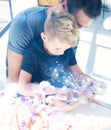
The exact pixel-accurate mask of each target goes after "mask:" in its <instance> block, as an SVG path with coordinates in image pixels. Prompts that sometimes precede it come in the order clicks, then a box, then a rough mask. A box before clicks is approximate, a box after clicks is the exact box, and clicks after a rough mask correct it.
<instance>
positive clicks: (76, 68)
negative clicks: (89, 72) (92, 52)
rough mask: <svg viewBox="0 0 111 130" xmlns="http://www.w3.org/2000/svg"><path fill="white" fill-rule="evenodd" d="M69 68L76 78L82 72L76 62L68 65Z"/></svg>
mask: <svg viewBox="0 0 111 130" xmlns="http://www.w3.org/2000/svg"><path fill="white" fill-rule="evenodd" d="M69 69H70V71H71V72H72V74H73V75H74V76H75V77H76V78H79V76H80V75H81V74H83V72H82V70H81V69H80V67H79V65H78V64H76V65H73V66H70V67H69Z"/></svg>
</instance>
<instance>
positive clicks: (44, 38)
mask: <svg viewBox="0 0 111 130" xmlns="http://www.w3.org/2000/svg"><path fill="white" fill-rule="evenodd" d="M41 38H42V40H43V41H46V39H47V36H46V34H45V33H44V32H42V33H41Z"/></svg>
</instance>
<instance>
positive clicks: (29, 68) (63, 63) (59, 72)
mask: <svg viewBox="0 0 111 130" xmlns="http://www.w3.org/2000/svg"><path fill="white" fill-rule="evenodd" d="M75 64H77V62H76V58H75V53H74V51H73V48H70V49H67V50H66V51H65V52H64V54H63V55H60V56H54V55H49V54H48V53H47V52H46V51H45V50H44V47H43V42H42V40H41V39H40V40H39V42H37V43H36V42H33V44H31V46H30V47H28V48H27V49H26V51H25V53H24V58H23V63H22V67H21V69H22V70H24V71H26V72H28V73H30V74H32V81H31V82H41V81H43V80H47V81H49V82H50V83H51V84H52V85H54V86H57V87H61V86H66V84H65V81H67V80H73V79H72V76H71V73H70V72H69V71H68V69H67V68H68V66H72V65H75ZM73 78H74V77H73ZM70 82H71V81H70ZM68 83H69V82H68ZM67 85H68V84H67Z"/></svg>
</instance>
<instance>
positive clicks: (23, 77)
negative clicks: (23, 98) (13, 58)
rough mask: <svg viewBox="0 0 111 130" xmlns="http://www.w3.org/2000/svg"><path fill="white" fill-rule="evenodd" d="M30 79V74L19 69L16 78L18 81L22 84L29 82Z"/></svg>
mask: <svg viewBox="0 0 111 130" xmlns="http://www.w3.org/2000/svg"><path fill="white" fill-rule="evenodd" d="M31 79H32V74H30V73H28V72H26V71H24V70H21V71H20V75H19V80H18V82H19V83H23V84H24V83H31Z"/></svg>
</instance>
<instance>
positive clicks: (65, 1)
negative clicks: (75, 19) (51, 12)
mask: <svg viewBox="0 0 111 130" xmlns="http://www.w3.org/2000/svg"><path fill="white" fill-rule="evenodd" d="M61 4H62V9H63V10H65V11H67V0H64V1H63V2H62V3H61Z"/></svg>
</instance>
